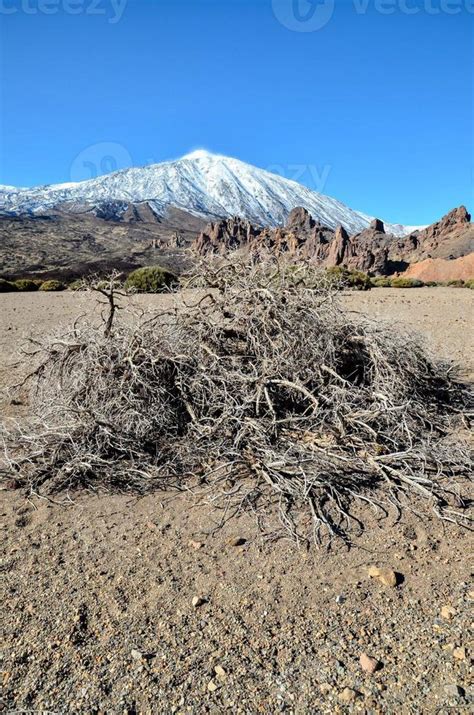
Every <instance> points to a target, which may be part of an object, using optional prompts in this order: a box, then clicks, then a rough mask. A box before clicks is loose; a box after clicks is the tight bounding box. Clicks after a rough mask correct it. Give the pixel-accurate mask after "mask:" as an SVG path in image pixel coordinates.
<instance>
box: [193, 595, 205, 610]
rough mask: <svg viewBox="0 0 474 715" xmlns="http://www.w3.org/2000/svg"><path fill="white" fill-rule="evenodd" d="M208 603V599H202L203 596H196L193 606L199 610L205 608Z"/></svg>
mask: <svg viewBox="0 0 474 715" xmlns="http://www.w3.org/2000/svg"><path fill="white" fill-rule="evenodd" d="M205 603H206V599H205V598H202V596H194V597H193V600H192V604H193V606H194V608H199V606H203V605H204V604H205Z"/></svg>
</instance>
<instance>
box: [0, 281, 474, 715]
mask: <svg viewBox="0 0 474 715" xmlns="http://www.w3.org/2000/svg"><path fill="white" fill-rule="evenodd" d="M4 298H5V296H2V297H1V298H0V299H1V301H2V305H3V307H4V311H3V317H2V324H1V326H0V347H1V348H2V350H3V359H2V363H1V365H2V368H3V371H2V372H0V378H2V379H3V381H4V382H6V383H11V382H13V381H14V379H15V378H16V376H18V375H19V374H21V372H22V371H23V370H24V366H21V367H19V368H18V369H17V370H13V369H12V368H11V366H10V365H11V362H12V360H13V356H14V353H15V350H16V348H17V346H18V342H19V337H20V336H21V335H22V334H24V332H25V331H26V330H27V329H28V326H32V327H33V328H34V330H35V331H36V332H37V333H41V332H43V331H45V330H49V329H51V328H52V327H53V326H54V325H56V324H57V323H59V322H62V321H64V322H68V321H69V320H70V319H71V317H72V316H74V315H76V314H77V313H78V312H81V311H82V310H83V309H84V310H90V303H88V302H87V298H86V297H84V296H81V297H78V295H77V294H75V295H70V294H68V295H66V294H62V295H61V294H59V295H41V296H39V295H38V296H27V297H25V296H24V295H19V296H14V297H9V298H8V300H6V301H4ZM472 298H473V296H472V293H470V292H469V291H467V290H455V289H445V290H443V289H435V292H433V291H431V290H429V289H423V290H417V291H391V290H387V291H385V290H378V291H372V292H371V293H370V294H351V295H350V296H348V297H347V298H346V299H345V300H346V302H347V303H348V305H349V307H350V308H351V309H354V310H359V311H362V312H368V313H371V314H372V315H376V316H378V317H380V318H383V319H387V320H391V321H392V322H393V323H395V324H397V323H403V324H409V325H411V326H413V327H416V326H418V327H419V328H420V329H422V330H424V331H425V333H426V335H427V339H428V340H429V342H430V343H431V344H432V346H433V347H434V348H438V350H440V351H442V352H443V354H444V355H445V356H446V357H448V358H452V359H455V360H461V361H462V362H463V366H464V368H465V371H466V373H467V374H471V375H472V362H471V360H472V358H471V355H470V354H469V349H470V348H469V346H470V342H469V341H472V337H471V335H470V334H469V330H468V328H469V325H470V321H471V320H472V313H469V308H470V307H471V308H472ZM155 300H156V299H155V298H153V299H151V300H150V299H145V301H150V302H154V301H155ZM0 499H1V505H0V514H1V517H2V518H1V528H2V539H1V550H2V561H1V568H2V579H1V581H0V591H1V597H2V618H1V620H2V647H1V654H0V656H1V670H2V671H3V672H2V675H1V682H2V701H1V702H2V703H3V705H0V709H1V707H3V710H4V711H5V712H15V711H36V712H50V713H65V712H67V713H75V712H77V713H100V712H102V713H215V714H216V715H217V714H220V713H223V712H229V713H249V714H253V713H264V714H266V713H279V712H287V713H323V714H324V713H331V714H333V713H346V712H357V713H359V712H361V713H384V714H385V713H397V715H398V714H399V713H420V712H421V713H468V712H472V708H473V702H474V690H473V687H472V669H471V663H472V661H471V656H472V640H470V639H472V635H471V634H472V625H473V624H472V620H473V615H472V604H473V601H474V585H473V583H472V580H471V576H472V563H470V561H469V554H470V553H472V537H471V534H470V533H469V532H467V531H463V530H460V529H458V528H456V527H455V526H454V525H451V524H447V523H441V522H439V521H436V520H432V519H431V518H429V517H428V516H424V517H422V516H421V515H420V514H419V513H416V512H406V513H404V515H403V517H402V519H401V520H399V521H397V520H396V518H395V515H391V516H390V518H388V519H385V520H382V521H379V520H377V519H376V518H375V516H374V515H372V514H371V513H366V514H364V520H365V522H366V524H367V529H366V531H365V532H364V534H362V535H361V536H360V537H358V538H357V539H356V543H355V546H354V548H352V549H351V550H349V551H348V550H347V549H345V548H344V547H343V546H342V545H341V544H339V543H335V544H333V547H332V549H331V551H329V552H327V551H323V550H317V549H310V550H308V551H307V550H305V549H303V548H300V549H298V548H297V547H296V546H295V545H294V544H292V543H289V542H287V541H278V542H273V541H271V540H265V538H263V537H262V536H260V535H259V534H258V533H257V532H256V529H255V525H254V523H253V521H251V520H250V518H249V517H246V516H242V517H240V518H238V519H235V520H233V521H232V522H230V523H228V524H227V525H226V526H225V527H224V528H222V529H217V528H216V527H217V520H218V515H217V514H216V512H214V511H212V510H211V508H210V507H207V506H198V505H197V504H196V503H195V502H194V501H193V499H192V498H191V496H187V497H184V496H179V497H176V498H173V499H170V498H169V496H168V495H163V494H154V495H151V496H147V497H146V498H141V499H133V498H131V497H130V496H124V495H108V496H97V495H93V494H81V495H75V496H74V501H72V502H71V501H70V502H66V503H65V504H64V503H62V504H60V503H52V502H48V501H46V500H36V501H34V502H29V501H26V500H25V498H24V496H23V495H22V494H21V493H19V492H18V491H3V492H1V493H0ZM62 499H64V497H62ZM416 506H417V505H414V507H415V508H416ZM371 566H378V567H385V568H387V569H389V570H390V571H391V572H395V573H396V574H398V575H397V579H396V580H397V585H394V586H391V585H384V584H383V583H382V580H381V579H380V578H376V577H370V576H369V573H368V571H369V568H370V567H371ZM390 575H391V574H390V573H389V576H390ZM389 580H390V579H389ZM361 655H366V656H369V657H371V658H373V659H375V661H376V663H374V662H373V661H370V662H369V663H367V661H365V660H363V665H364V666H365V668H367V667H370V666H375V665H376V666H377V669H376V670H375V672H373V673H370V672H368V671H367V670H364V667H363V665H362V664H361V661H360V657H361Z"/></svg>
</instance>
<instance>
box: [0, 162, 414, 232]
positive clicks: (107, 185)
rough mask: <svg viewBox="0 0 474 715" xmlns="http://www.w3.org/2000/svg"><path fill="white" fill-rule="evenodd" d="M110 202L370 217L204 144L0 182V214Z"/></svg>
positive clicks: (276, 221) (325, 219) (355, 227)
mask: <svg viewBox="0 0 474 715" xmlns="http://www.w3.org/2000/svg"><path fill="white" fill-rule="evenodd" d="M111 201H119V202H126V203H142V202H148V203H149V204H150V206H151V208H152V209H153V210H154V211H155V213H157V214H159V215H163V214H164V213H165V212H166V210H167V208H168V207H170V206H174V207H176V208H179V209H182V210H183V211H187V212H188V213H191V214H193V215H195V216H200V217H203V218H225V217H230V216H239V217H241V218H245V219H248V220H249V221H251V222H252V223H255V224H259V225H262V226H265V225H269V226H278V225H282V224H283V223H285V221H286V219H287V218H288V215H289V213H290V211H291V210H292V209H294V208H296V207H297V206H302V207H303V208H305V209H307V210H308V211H309V212H310V213H311V214H312V216H313V217H314V218H315V219H317V220H319V221H320V222H321V223H322V224H324V225H326V226H329V227H330V228H336V226H338V225H339V224H342V225H343V226H344V227H345V228H346V229H347V230H348V231H349V233H356V232H358V231H361V230H363V229H364V228H366V227H367V226H368V225H369V224H370V222H371V221H372V218H373V217H371V216H367V215H366V214H364V213H361V212H359V211H354V210H353V209H351V208H349V207H348V206H345V205H344V204H343V203H341V202H340V201H337V200H336V199H333V198H331V197H329V196H325V195H324V194H320V193H317V192H316V191H312V190H311V189H309V188H308V187H306V186H303V185H301V184H298V183H297V182H296V181H291V180H289V179H286V178H284V177H282V176H279V175H277V174H273V173H271V172H269V171H265V170H264V169H260V168H258V167H256V166H253V165H251V164H247V163H245V162H243V161H240V160H238V159H232V158H230V157H225V156H221V155H219V154H212V153H211V152H209V151H207V150H206V149H196V150H194V151H192V152H190V153H189V154H186V155H185V156H184V157H182V158H181V159H177V160H174V161H167V162H163V163H161V164H152V165H149V166H145V167H141V168H130V169H122V170H120V171H116V172H113V173H111V174H106V175H104V176H100V177H98V178H96V179H90V180H88V181H82V182H79V183H64V184H56V185H51V186H39V187H34V188H31V189H13V188H12V187H0V211H1V210H3V211H9V212H14V213H25V212H27V213H41V212H45V211H47V210H48V209H51V208H54V207H56V206H58V205H59V204H64V203H68V204H91V205H94V206H100V204H102V203H104V202H111ZM410 228H411V227H410ZM386 230H387V232H393V233H394V234H396V235H404V234H405V233H408V230H406V229H405V227H404V226H401V225H399V224H395V225H393V224H386Z"/></svg>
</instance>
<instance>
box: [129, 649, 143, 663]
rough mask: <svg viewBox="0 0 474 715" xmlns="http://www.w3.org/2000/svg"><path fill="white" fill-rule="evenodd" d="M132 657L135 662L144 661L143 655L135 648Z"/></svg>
mask: <svg viewBox="0 0 474 715" xmlns="http://www.w3.org/2000/svg"><path fill="white" fill-rule="evenodd" d="M131 656H132V658H133V659H134V660H142V659H143V654H142V653H141V652H140V651H139V650H136V649H135V648H132V652H131Z"/></svg>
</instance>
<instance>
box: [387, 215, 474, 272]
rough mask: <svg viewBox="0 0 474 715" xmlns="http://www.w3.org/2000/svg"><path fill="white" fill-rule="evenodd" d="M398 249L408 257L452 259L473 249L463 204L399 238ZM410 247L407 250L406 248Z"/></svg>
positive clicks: (472, 232)
mask: <svg viewBox="0 0 474 715" xmlns="http://www.w3.org/2000/svg"><path fill="white" fill-rule="evenodd" d="M399 245H400V247H401V250H402V251H403V252H404V253H405V254H408V255H410V258H411V260H414V259H416V260H417V261H422V260H424V259H426V258H445V259H453V258H460V257H461V256H466V255H468V254H469V253H472V252H473V251H474V226H473V225H472V224H471V215H470V214H469V213H468V211H467V209H466V207H465V206H459V207H458V208H456V209H453V210H452V211H450V212H449V213H448V214H446V215H445V216H443V218H442V219H440V220H439V221H437V222H436V223H433V224H431V226H428V227H427V228H425V229H423V230H422V231H415V232H414V233H412V234H410V235H409V236H408V237H407V238H405V239H401V240H400V241H399ZM410 249H411V250H410Z"/></svg>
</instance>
